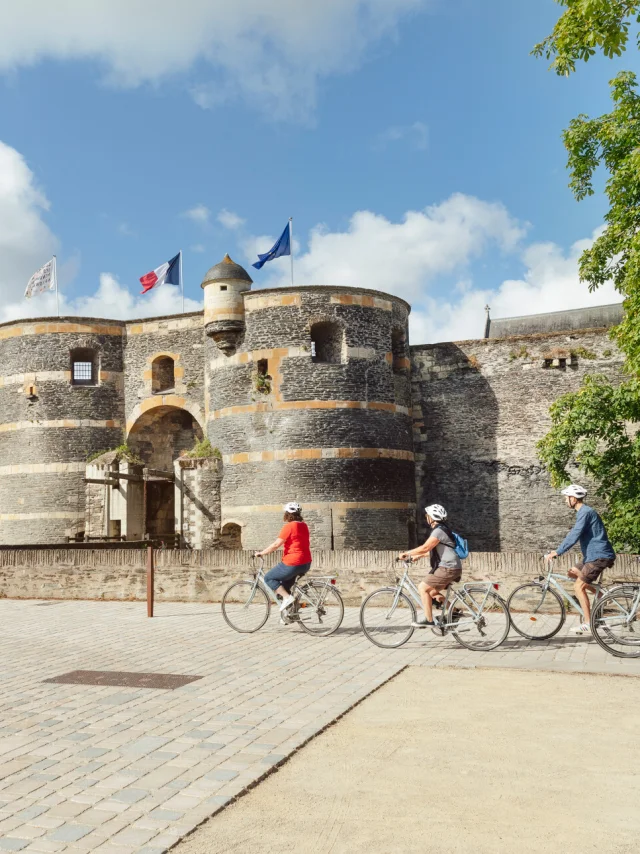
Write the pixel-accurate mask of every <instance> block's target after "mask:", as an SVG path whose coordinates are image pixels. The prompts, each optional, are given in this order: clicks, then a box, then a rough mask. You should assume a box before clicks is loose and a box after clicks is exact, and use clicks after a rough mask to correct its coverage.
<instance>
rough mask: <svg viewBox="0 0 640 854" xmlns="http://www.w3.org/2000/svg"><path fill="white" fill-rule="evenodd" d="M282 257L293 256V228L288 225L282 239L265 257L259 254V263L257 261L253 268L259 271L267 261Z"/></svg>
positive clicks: (281, 236)
mask: <svg viewBox="0 0 640 854" xmlns="http://www.w3.org/2000/svg"><path fill="white" fill-rule="evenodd" d="M281 255H291V227H290V226H289V224H288V223H287V227H286V228H285V230H284V231H283V232H282V234H281V235H280V237H279V238H278V239H277V240H276V242H275V243H274V244H273V246H272V247H271V249H270V250H269V251H268V252H267V253H266V254H264V255H261V254H260V253H259V252H258V258H259V259H260V260H259V261H256V263H255V264H253V265H252V266H253V267H255V268H256V270H259V269H260V268H261V267H262V265H263V264H266V263H267V261H273V259H274V258H279V257H280V256H281Z"/></svg>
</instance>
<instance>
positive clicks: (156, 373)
mask: <svg viewBox="0 0 640 854" xmlns="http://www.w3.org/2000/svg"><path fill="white" fill-rule="evenodd" d="M175 384H176V381H175V373H174V363H173V359H172V358H171V356H158V358H157V359H154V360H153V364H152V365H151V391H152V392H153V394H161V393H164V392H166V391H173V389H174V388H175Z"/></svg>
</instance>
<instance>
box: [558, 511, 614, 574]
mask: <svg viewBox="0 0 640 854" xmlns="http://www.w3.org/2000/svg"><path fill="white" fill-rule="evenodd" d="M578 540H580V548H581V550H582V556H583V558H584V562H585V563H589V561H592V560H603V559H604V560H614V559H615V556H616V553H615V552H614V550H613V546H612V545H611V543H610V542H609V537H607V532H606V530H605V527H604V523H603V521H602V519H601V518H600V516H598V514H597V513H596V511H595V510H594V509H593V507H589V506H588V505H587V504H583V505H582V507H581V508H580V509H579V510H578V512H577V513H576V523H575V525H574V526H573V528H572V529H571V530H570V531H569V533H568V534H567V536H566V537H565V538H564V540H563V541H562V542H561V543H560V545H559V546H558V548H557V549H556V551H557V552H558V554H559V555H561V554H564V553H565V552H568V551H569V549H571V548H573V546H575V544H576V543H577V542H578Z"/></svg>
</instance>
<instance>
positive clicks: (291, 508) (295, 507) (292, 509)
mask: <svg viewBox="0 0 640 854" xmlns="http://www.w3.org/2000/svg"><path fill="white" fill-rule="evenodd" d="M282 509H283V510H284V512H285V513H300V512H301V510H302V507H301V506H300V505H299V504H298V502H297V501H290V502H289V503H288V504H285V505H284V507H283V508H282Z"/></svg>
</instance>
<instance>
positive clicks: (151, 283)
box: [140, 252, 181, 294]
mask: <svg viewBox="0 0 640 854" xmlns="http://www.w3.org/2000/svg"><path fill="white" fill-rule="evenodd" d="M180 254H181V253H180V252H178V254H177V255H174V257H173V258H172V259H171V260H170V261H165V262H164V264H160V266H159V267H156V269H155V270H152V271H151V272H150V273H145V275H144V276H141V277H140V284H141V285H142V290H141V291H140V293H141V294H146V293H147V291H150V290H151V289H152V288H155V287H158V286H159V285H164V284H167V285H179V284H180Z"/></svg>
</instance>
